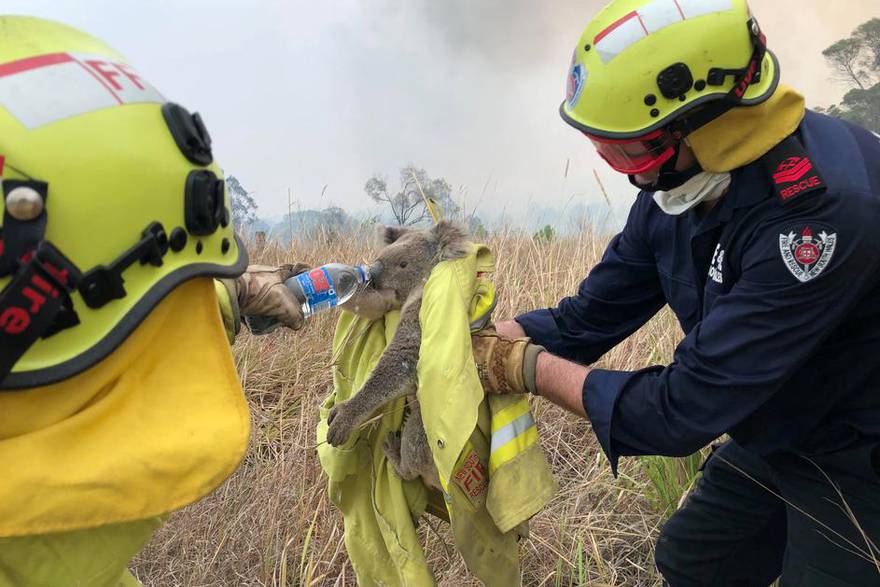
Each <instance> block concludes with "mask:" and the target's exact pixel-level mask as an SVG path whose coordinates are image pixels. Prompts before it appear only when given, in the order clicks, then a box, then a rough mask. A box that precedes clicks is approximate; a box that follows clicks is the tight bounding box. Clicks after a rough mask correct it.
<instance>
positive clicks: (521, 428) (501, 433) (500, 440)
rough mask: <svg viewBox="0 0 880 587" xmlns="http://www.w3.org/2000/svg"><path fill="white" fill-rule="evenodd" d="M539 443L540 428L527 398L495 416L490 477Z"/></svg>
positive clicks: (490, 455) (490, 456)
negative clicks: (536, 423)
mask: <svg viewBox="0 0 880 587" xmlns="http://www.w3.org/2000/svg"><path fill="white" fill-rule="evenodd" d="M536 442H538V428H537V427H536V426H535V419H534V418H533V417H532V411H531V409H530V408H529V402H528V400H527V399H526V398H522V399H520V401H518V402H516V403H515V404H513V405H512V406H510V407H508V408H505V409H503V410H501V411H500V412H498V413H496V414H493V416H492V445H491V449H490V453H489V475H490V476H491V475H492V474H493V473H494V472H495V471H496V470H498V468H499V467H501V466H502V465H504V464H505V463H508V462H510V461H512V460H513V459H515V458H516V457H517V456H518V455H520V454H522V453H523V451H525V450H526V449H527V448H529V447H530V446H532V445H533V444H535V443H536Z"/></svg>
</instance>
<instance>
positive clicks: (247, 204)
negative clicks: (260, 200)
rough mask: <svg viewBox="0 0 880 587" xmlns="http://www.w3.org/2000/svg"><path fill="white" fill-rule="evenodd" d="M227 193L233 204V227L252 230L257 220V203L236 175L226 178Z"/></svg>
mask: <svg viewBox="0 0 880 587" xmlns="http://www.w3.org/2000/svg"><path fill="white" fill-rule="evenodd" d="M226 193H228V194H229V201H230V203H231V204H232V224H233V226H235V227H236V228H238V229H246V228H250V227H251V226H252V225H253V224H254V222H256V220H257V201H256V200H254V198H253V196H251V194H250V193H249V192H248V191H247V190H246V189H245V188H244V186H242V185H241V182H240V181H238V178H237V177H235V176H234V175H230V176H229V177H227V178H226Z"/></svg>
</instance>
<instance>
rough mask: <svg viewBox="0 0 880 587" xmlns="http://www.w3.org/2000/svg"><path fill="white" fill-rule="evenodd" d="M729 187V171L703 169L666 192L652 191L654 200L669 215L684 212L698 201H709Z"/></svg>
mask: <svg viewBox="0 0 880 587" xmlns="http://www.w3.org/2000/svg"><path fill="white" fill-rule="evenodd" d="M728 187H730V174H729V173H710V172H708V171H703V172H702V173H698V174H696V175H695V176H693V177H692V178H690V179H689V180H688V181H686V182H685V183H684V185H681V186H679V187H677V188H675V189H673V190H670V191H668V192H654V201H655V202H657V205H658V206H660V209H661V210H663V211H664V212H666V213H667V214H669V215H671V216H678V215H679V214H684V213H685V212H687V211H688V210H690V209H691V208H693V207H694V206H696V205H697V204H699V203H700V202H711V201H712V200H717V199H718V198H720V197H721V196H723V195H724V192H725V191H727V188H728Z"/></svg>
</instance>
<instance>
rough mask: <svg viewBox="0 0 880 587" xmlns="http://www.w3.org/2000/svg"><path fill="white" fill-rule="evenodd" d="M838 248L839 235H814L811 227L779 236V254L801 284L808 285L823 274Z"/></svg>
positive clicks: (823, 232) (821, 233)
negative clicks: (807, 283)
mask: <svg viewBox="0 0 880 587" xmlns="http://www.w3.org/2000/svg"><path fill="white" fill-rule="evenodd" d="M836 247H837V233H836V232H835V233H831V234H828V233H827V232H826V231H824V230H823V231H822V232H820V233H819V235H818V236H814V235H813V229H812V228H811V227H810V226H804V227H803V228H802V229H801V230H800V232H799V233H798V232H795V231H791V232H789V233H788V234H780V235H779V252H780V253H781V254H782V260H783V262H785V266H786V267H788V270H789V271H790V272H791V274H792V275H794V276H795V278H796V279H797V280H798V281H800V282H801V283H806V282H808V281H810V280H811V279H814V278H815V277H818V275H819V274H820V273H822V272H823V271H824V270H825V268H826V267H828V264H829V263H830V262H831V258H832V257H833V256H834V249H835V248H836Z"/></svg>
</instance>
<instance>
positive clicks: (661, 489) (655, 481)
mask: <svg viewBox="0 0 880 587" xmlns="http://www.w3.org/2000/svg"><path fill="white" fill-rule="evenodd" d="M704 458H705V455H704V454H703V453H701V452H697V453H694V454H692V455H690V456H688V457H684V458H671V457H645V458H643V459H641V461H640V462H641V464H642V467H643V469H644V471H645V475H646V476H647V477H648V480H649V481H650V485H649V486H648V492H647V497H648V500H649V501H650V502H651V504H652V505H653V506H654V508H655V509H656V510H657V511H658V512H659V513H660V514H661V515H662V516H663V520H664V521H665V520H667V519H668V518H669V516H671V515H672V514H673V512H675V510H676V509H677V508H678V503H679V501H681V498H682V497H683V496H684V495H685V494H686V493H687V492H688V491H690V489H691V487H693V484H694V483H695V482H696V480H697V477H698V476H699V470H698V469H699V467H700V464H702V462H703V459H704Z"/></svg>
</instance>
